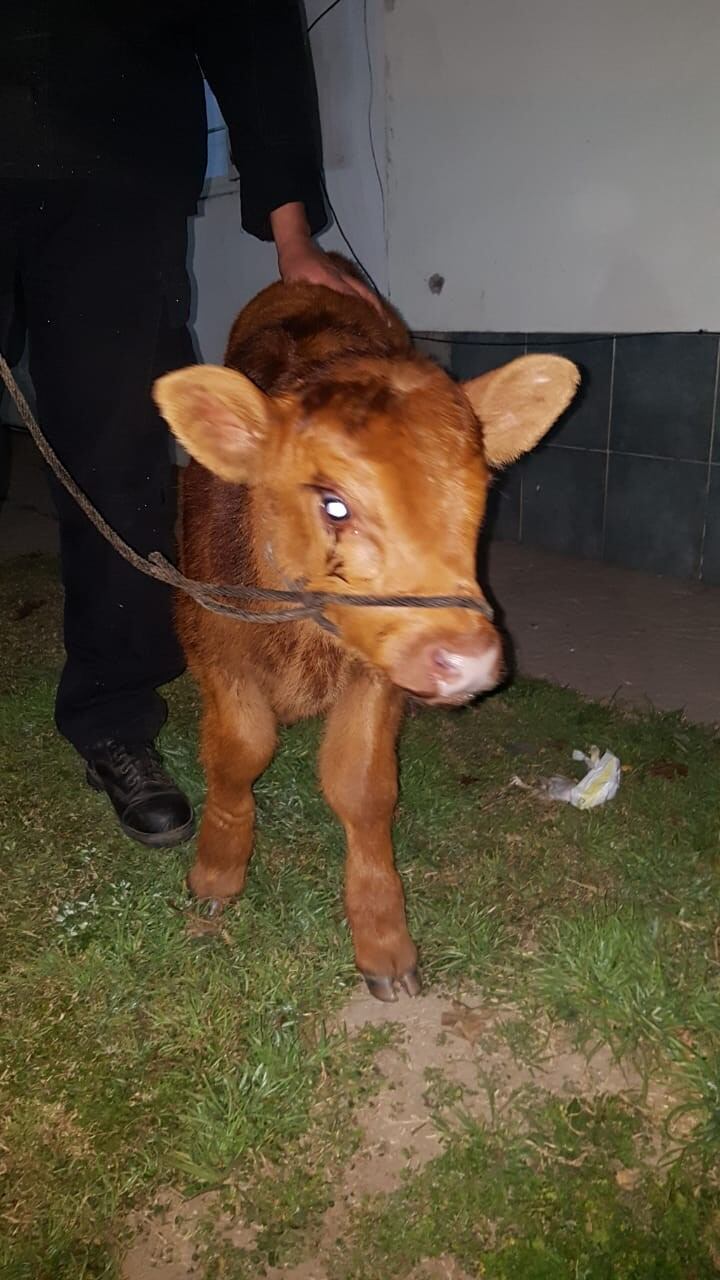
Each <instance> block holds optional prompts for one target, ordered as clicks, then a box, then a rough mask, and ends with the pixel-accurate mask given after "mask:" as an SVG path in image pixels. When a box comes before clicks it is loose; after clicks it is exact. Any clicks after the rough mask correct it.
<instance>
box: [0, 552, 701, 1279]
mask: <svg viewBox="0 0 720 1280" xmlns="http://www.w3.org/2000/svg"><path fill="white" fill-rule="evenodd" d="M59 614H60V598H59V593H58V589H57V587H56V585H55V580H54V567H53V565H52V564H51V563H49V562H45V561H43V560H40V559H32V560H24V561H18V562H15V563H13V564H11V565H7V566H3V567H2V578H1V579H0V654H1V655H2V659H1V660H0V777H2V808H1V810H0V890H1V892H0V954H2V957H3V963H2V973H1V974H0V1000H1V1001H2V1007H1V1010H0V1275H2V1277H3V1280H5V1277H7V1280H56V1278H57V1280H78V1278H80V1280H83V1278H87V1280H99V1278H100V1277H108V1278H111V1277H117V1276H118V1275H119V1270H118V1266H119V1263H118V1259H119V1258H120V1257H121V1254H122V1250H123V1247H124V1242H125V1241H126V1239H127V1237H128V1234H129V1232H128V1226H127V1224H128V1214H129V1212H130V1211H131V1210H132V1209H140V1210H143V1209H144V1208H145V1207H146V1206H148V1205H151V1204H152V1201H153V1197H154V1195H155V1194H156V1192H157V1190H158V1188H160V1187H163V1186H172V1187H174V1188H176V1189H178V1190H179V1191H181V1192H182V1193H183V1194H186V1195H192V1194H196V1193H199V1192H203V1191H206V1190H208V1189H213V1188H219V1193H218V1194H219V1200H218V1204H217V1212H219V1211H220V1208H219V1206H221V1205H222V1206H224V1207H225V1208H226V1209H227V1210H228V1211H229V1212H230V1213H231V1214H238V1213H241V1214H242V1216H243V1217H244V1218H245V1220H246V1221H252V1222H253V1223H255V1224H256V1226H257V1235H256V1239H255V1242H254V1244H253V1245H252V1246H251V1247H250V1246H248V1248H246V1249H244V1250H243V1249H239V1248H237V1247H235V1246H232V1245H231V1244H228V1242H227V1241H223V1240H220V1239H219V1238H218V1236H217V1233H216V1232H213V1229H212V1225H211V1224H208V1225H207V1229H206V1231H205V1234H204V1235H203V1233H202V1232H201V1233H200V1236H199V1237H198V1238H199V1241H200V1243H199V1244H198V1248H199V1249H200V1252H201V1253H202V1255H203V1258H204V1263H203V1265H204V1267H205V1273H206V1275H207V1277H208V1278H209V1280H213V1278H214V1277H218V1280H220V1277H223V1278H224V1280H250V1277H256V1276H258V1275H260V1274H262V1271H263V1268H264V1267H266V1266H269V1265H272V1264H274V1263H281V1262H285V1261H287V1260H292V1259H293V1258H300V1257H303V1256H311V1254H312V1249H313V1247H314V1245H315V1242H316V1241H317V1239H318V1237H319V1232H320V1229H321V1220H322V1214H323V1212H324V1210H325V1209H326V1207H327V1206H328V1204H329V1203H330V1202H331V1200H332V1198H333V1192H334V1187H335V1185H336V1183H337V1179H338V1177H339V1173H340V1170H341V1169H342V1166H343V1164H344V1162H346V1161H347V1159H348V1158H349V1156H350V1154H351V1153H352V1151H353V1149H354V1147H355V1145H356V1144H357V1142H358V1133H357V1128H356V1125H355V1122H354V1115H355V1112H356V1109H357V1106H358V1105H359V1103H360V1102H361V1101H362V1100H363V1099H364V1098H366V1097H367V1096H368V1094H369V1093H371V1092H372V1091H373V1090H374V1089H377V1088H378V1087H379V1081H378V1077H377V1074H376V1072H375V1070H374V1067H373V1061H374V1056H375V1053H376V1050H377V1048H378V1046H379V1045H380V1044H381V1043H382V1042H383V1041H384V1039H385V1038H386V1034H385V1035H383V1034H381V1033H380V1032H378V1031H366V1032H365V1033H364V1034H363V1035H362V1036H360V1037H359V1038H357V1039H353V1040H349V1039H348V1038H347V1037H346V1036H345V1035H343V1034H341V1033H340V1032H338V1031H337V1030H335V1029H333V1028H334V1024H333V1021H332V1015H333V1013H334V1012H335V1011H337V1009H338V1008H339V1007H340V1006H341V1004H342V1003H343V1001H344V1000H346V999H347V997H348V994H349V992H350V991H351V989H352V988H353V987H354V984H355V974H354V970H353V964H352V954H351V948H350V944H349V939H348V935H347V930H346V927H345V924H344V922H343V918H342V907H341V893H342V859H343V845H342V838H341V833H340V832H339V830H338V829H337V827H336V825H335V824H334V822H333V820H332V819H331V817H330V815H329V814H328V812H327V810H326V808H325V805H324V803H323V801H322V799H321V797H320V796H319V794H318V791H317V787H316V785H315V753H316V748H317V744H318V741H319V733H320V727H319V726H318V725H316V724H307V725H301V726H298V727H296V728H294V729H293V730H291V731H289V732H287V733H285V734H283V740H282V747H281V751H280V752H279V754H278V756H277V758H276V760H275V762H274V763H273V765H272V767H271V768H270V770H269V771H268V773H267V774H266V775H265V777H264V778H263V779H262V780H261V782H260V783H259V785H258V788H257V794H258V803H259V813H260V835H259V840H258V847H257V852H256V855H255V858H254V860H253V863H252V868H251V874H250V877H249V882H248V888H247V892H246V894H245V896H244V898H243V899H242V901H241V902H240V903H239V904H238V905H237V906H236V907H235V908H233V910H232V911H230V912H228V913H227V914H226V916H225V917H224V918H223V921H222V927H221V928H219V929H212V928H210V929H209V930H207V929H206V930H205V931H203V926H202V924H200V925H198V924H197V921H198V919H201V918H202V917H200V916H199V915H198V912H197V910H196V908H194V907H193V906H192V905H191V904H189V903H188V901H187V899H186V896H185V892H184V888H183V883H184V875H185V872H186V870H187V867H188V865H189V862H190V859H191V857H192V849H191V848H190V849H185V850H182V851H181V852H180V853H178V852H172V853H169V854H157V853H152V854H151V853H149V852H148V851H146V850H143V849H142V848H140V847H139V846H135V845H133V844H131V843H130V842H128V841H126V840H125V839H123V837H122V836H121V835H120V834H119V832H118V831H117V829H116V827H115V825H114V823H113V821H112V819H111V815H110V813H109V811H108V809H107V807H106V804H105V802H104V801H103V799H102V798H101V797H98V796H96V795H95V794H94V793H92V792H91V791H90V790H89V789H87V788H86V787H85V786H84V783H83V780H82V769H81V767H80V765H79V762H78V761H77V760H76V758H75V757H74V756H73V753H72V752H71V751H70V749H69V748H68V747H67V746H66V745H65V744H64V743H62V742H61V741H60V740H59V739H58V738H57V736H56V734H55V732H54V729H53V726H52V700H53V687H54V681H55V678H56V675H57V670H58V664H59V661H60V641H59ZM170 697H171V705H172V715H171V719H170V723H169V726H168V729H167V730H166V732H165V735H164V739H163V749H164V752H165V754H166V757H167V758H168V760H169V761H170V762H171V765H172V768H173V770H174V772H175V774H176V776H177V777H178V778H179V780H180V781H181V782H182V784H183V785H184V786H186V787H187V789H188V790H189V792H190V793H191V795H192V796H193V798H194V799H195V801H196V802H198V803H201V801H202V792H203V786H202V777H201V773H200V770H199V768H198V763H197V759H196V718H197V707H196V701H195V697H194V694H193V691H192V688H191V687H190V685H189V683H188V682H185V681H181V682H178V684H177V685H176V686H175V687H174V689H173V690H172V691H171V694H170ZM591 743H597V744H598V745H599V746H600V747H604V746H608V747H610V748H611V749H613V750H614V751H616V752H617V753H618V754H619V755H620V757H621V759H622V761H623V763H624V764H625V765H627V766H629V769H628V772H626V774H625V775H624V780H623V785H622V787H621V790H620V793H619V795H618V797H617V799H616V800H615V801H614V802H613V803H612V804H611V805H608V806H607V807H606V808H603V809H600V810H597V811H595V812H592V813H585V814H583V813H579V812H577V811H576V810H573V809H571V808H568V807H565V806H561V805H550V804H545V803H543V802H542V801H541V800H539V799H538V798H537V797H536V796H535V795H533V794H531V793H528V792H525V791H520V790H517V789H515V788H513V787H511V786H510V785H509V784H510V781H511V779H512V776H513V775H514V774H519V775H520V776H521V777H522V778H523V780H524V781H526V782H529V783H533V782H535V781H537V780H538V779H539V778H541V777H543V776H545V775H549V774H553V773H557V772H568V771H571V770H572V769H573V768H574V767H575V766H573V764H572V762H571V761H570V752H571V750H572V748H573V747H575V746H579V747H583V748H587V747H588V746H589V745H590V744H591ZM401 760H402V769H401V781H402V791H401V802H400V809H399V815H398V824H397V835H396V846H397V857H398V865H399V868H400V871H401V873H402V875H403V879H404V883H405V887H406V893H407V899H408V912H409V918H410V925H411V929H412V931H413V934H414V936H415V938H416V940H417V941H418V943H419V945H420V948H421V955H422V964H423V973H424V977H425V980H426V983H428V984H430V985H435V986H436V987H439V988H441V989H445V990H447V991H448V992H452V991H453V990H454V989H455V987H456V985H457V984H458V983H462V984H463V987H464V989H465V990H467V989H468V986H469V985H470V984H472V985H474V986H475V988H476V989H477V990H478V991H481V992H482V993H483V995H484V997H493V998H497V999H499V1000H503V1001H505V1002H507V1003H509V1004H511V1005H512V1006H513V1008H514V1009H515V1018H514V1021H513V1022H512V1023H511V1024H509V1025H508V1029H507V1038H508V1040H509V1041H512V1048H513V1052H514V1053H515V1054H516V1055H517V1056H520V1057H522V1056H531V1055H532V1053H533V1052H535V1051H536V1049H537V1042H538V1037H539V1038H540V1040H541V1039H542V1028H543V1027H545V1026H547V1025H556V1026H562V1028H563V1029H564V1031H563V1034H565V1035H566V1036H567V1037H568V1038H569V1039H570V1040H571V1041H574V1042H576V1043H577V1044H579V1045H584V1046H586V1048H587V1050H588V1052H591V1051H592V1050H593V1048H595V1047H597V1045H598V1044H603V1043H604V1044H610V1045H611V1046H612V1047H613V1049H614V1050H615V1051H616V1052H617V1053H618V1054H619V1055H625V1056H626V1057H628V1058H630V1059H632V1061H634V1062H635V1063H636V1064H637V1065H638V1066H639V1068H640V1070H641V1071H642V1073H644V1074H645V1075H646V1076H648V1078H649V1077H650V1076H651V1075H653V1076H655V1077H657V1078H661V1079H664V1080H669V1081H671V1086H672V1087H671V1092H672V1094H673V1096H674V1097H676V1098H677V1100H678V1105H677V1109H676V1112H675V1114H674V1115H673V1116H671V1117H670V1119H669V1121H668V1126H667V1132H666V1133H664V1134H659V1135H658V1134H657V1133H656V1134H654V1135H653V1134H652V1133H651V1129H652V1127H653V1123H652V1122H651V1121H650V1120H649V1119H648V1115H647V1114H646V1112H644V1111H643V1109H642V1107H639V1106H638V1107H634V1106H632V1105H630V1104H629V1103H628V1102H627V1101H626V1100H622V1099H618V1098H608V1099H602V1098H596V1099H594V1100H588V1099H583V1098H578V1099H570V1100H567V1099H558V1098H552V1097H550V1096H549V1095H545V1096H540V1097H536V1098H535V1099H534V1100H532V1101H530V1100H525V1101H523V1099H519V1100H518V1103H517V1106H515V1107H514V1108H513V1109H512V1111H511V1112H510V1113H508V1114H507V1115H505V1116H504V1117H503V1118H501V1119H500V1120H498V1121H497V1122H496V1123H495V1124H483V1123H481V1122H480V1121H479V1120H478V1119H477V1118H473V1117H472V1115H470V1113H467V1114H465V1113H463V1112H462V1107H460V1113H459V1114H460V1119H457V1118H456V1122H455V1123H453V1124H452V1125H450V1126H449V1127H448V1128H447V1132H446V1138H445V1150H444V1153H443V1154H442V1155H441V1156H440V1157H439V1158H438V1159H436V1160H434V1161H432V1162H431V1164H429V1165H428V1166H427V1167H426V1168H424V1169H423V1170H421V1171H420V1172H419V1173H417V1174H416V1175H415V1176H414V1177H412V1178H408V1179H407V1180H406V1182H405V1183H404V1184H403V1186H402V1187H401V1188H400V1189H399V1190H398V1191H396V1192H394V1193H393V1194H392V1195H391V1196H385V1197H381V1198H380V1199H379V1200H377V1201H375V1202H371V1203H368V1204H367V1205H365V1206H361V1207H360V1208H359V1209H358V1210H357V1211H356V1212H355V1213H354V1214H353V1215H351V1217H350V1218H349V1220H348V1223H347V1230H346V1232H345V1234H344V1239H343V1241H342V1242H341V1244H340V1245H339V1246H338V1247H337V1249H336V1250H335V1251H334V1253H333V1255H332V1258H331V1259H330V1262H329V1263H328V1266H329V1267H331V1270H332V1276H333V1280H342V1278H345V1277H347V1278H350V1277H358V1280H362V1278H363V1277H378V1280H380V1278H381V1277H383V1278H384V1277H386V1276H387V1277H392V1276H399V1277H405V1276H408V1275H409V1274H410V1272H411V1271H412V1269H413V1267H415V1266H416V1265H417V1264H418V1263H419V1262H420V1261H421V1260H422V1259H427V1258H433V1257H439V1256H440V1255H442V1254H452V1255H453V1256H455V1257H456V1258H457V1260H458V1262H459V1263H460V1264H461V1265H462V1266H463V1267H464V1268H465V1269H466V1271H467V1272H468V1274H471V1275H483V1276H488V1277H498V1278H500V1277H501V1278H502V1280H514V1278H515V1277H518V1278H520V1277H523V1280H525V1278H527V1280H540V1278H541V1277H542V1278H543V1280H544V1278H546V1277H547V1280H560V1278H563V1280H564V1277H566V1276H567V1277H573V1278H577V1277H587V1278H588V1280H604V1278H605V1277H606V1276H607V1277H611V1276H612V1277H623V1278H624V1277H628V1278H630V1277H632V1278H633V1280H635V1278H638V1280H639V1278H641V1277H642V1278H643V1280H644V1278H645V1277H647V1278H648V1280H649V1278H650V1277H653V1278H654V1277H658V1280H660V1278H661V1277H669V1278H674V1277H676V1276H677V1277H683V1278H685V1277H698V1278H699V1277H704V1276H706V1275H707V1276H709V1275H712V1274H716V1273H717V1270H718V1268H720V1242H719V1241H718V1228H719V1224H720V1200H719V1198H718V1192H717V1150H718V1141H719V1140H720V992H719V989H718V983H719V979H720V941H719V938H720V874H719V871H718V855H719V854H720V742H719V741H718V739H717V737H716V736H714V735H713V734H712V733H711V732H709V731H706V730H703V729H700V728H696V727H692V726H689V725H687V724H686V723H685V722H684V721H683V720H682V718H681V717H680V716H679V715H678V716H673V715H670V716H660V715H650V716H646V715H636V714H630V713H623V712H621V711H620V710H617V709H614V708H612V707H608V706H601V705H598V704H595V703H588V702H586V701H584V700H582V699H581V698H579V697H577V696H575V695H574V694H572V693H570V692H568V691H565V690H561V689H557V688H553V687H551V686H549V685H544V684H537V683H526V682H520V683H518V684H517V685H515V686H514V687H513V688H512V689H510V690H509V691H507V692H504V693H502V694H501V695H499V696H498V697H495V698H492V699H490V700H488V701H487V702H485V703H484V704H483V705H482V706H480V707H479V708H477V709H473V710H469V711H465V712H462V713H451V714H443V713H423V714H421V715H418V716H416V717H412V718H411V719H410V720H409V722H408V724H407V726H406V730H405V733H404V737H403V744H402V753H401ZM668 761H669V762H671V763H672V764H673V765H680V766H681V768H680V770H679V771H678V770H677V769H670V770H667V769H665V768H664V766H663V768H661V769H660V770H658V769H657V764H658V762H668ZM685 771H686V772H685ZM668 773H669V774H670V775H672V776H664V775H666V774H668ZM430 1084H431V1082H429V1085H430ZM441 1095H442V1089H440V1090H439V1093H438V1096H441ZM523 1108H525V1110H523ZM655 1127H656V1128H657V1125H656V1126H655ZM664 1141H666V1145H667V1150H668V1152H669V1153H670V1154H671V1157H672V1163H670V1164H668V1163H667V1160H665V1162H663V1161H662V1160H660V1161H658V1158H657V1144H658V1142H661V1143H662V1142H664ZM653 1153H654V1154H653ZM628 1167H632V1168H637V1169H638V1170H639V1172H638V1176H637V1179H636V1180H635V1181H634V1182H633V1185H632V1187H627V1186H624V1185H621V1183H619V1182H618V1181H617V1174H618V1170H619V1169H622V1168H628ZM211 1216H212V1215H211Z"/></svg>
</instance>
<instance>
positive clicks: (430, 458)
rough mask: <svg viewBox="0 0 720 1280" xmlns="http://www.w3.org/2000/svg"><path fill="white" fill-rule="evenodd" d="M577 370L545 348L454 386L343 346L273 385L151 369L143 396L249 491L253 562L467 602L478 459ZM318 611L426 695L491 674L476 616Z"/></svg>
mask: <svg viewBox="0 0 720 1280" xmlns="http://www.w3.org/2000/svg"><path fill="white" fill-rule="evenodd" d="M577 382H578V373H577V370H576V368H575V366H574V365H572V364H571V363H570V362H569V361H567V360H564V359H561V358H560V357H557V356H548V355H531V356H525V357H522V358H521V359H518V360H514V361H512V363H510V364H507V365H505V366H504V367H502V368H500V369H497V370H494V371H492V372H491V373H488V374H484V375H483V376H482V377H479V378H475V379H473V380H472V381H471V382H466V383H464V384H462V385H456V384H455V383H454V382H452V380H451V379H450V378H449V377H448V376H447V375H446V374H445V373H444V372H443V371H442V370H440V369H438V368H436V367H435V366H434V365H432V364H430V363H429V362H426V361H424V360H420V359H413V360H397V359H393V360H387V359H385V360H383V359H359V358H354V359H353V360H348V361H347V362H344V363H343V362H340V363H336V364H334V365H333V367H332V371H331V372H328V371H325V372H324V373H322V374H316V375H315V376H314V377H312V378H311V379H310V380H309V381H308V382H307V383H306V384H305V385H304V386H303V388H302V389H300V390H298V391H295V392H293V393H289V394H282V395H277V396H268V395H266V394H265V393H264V392H263V391H261V390H260V389H259V388H258V387H257V386H256V385H255V384H254V383H253V382H251V381H250V380H249V379H248V378H246V377H245V376H244V375H243V374H241V373H238V372H236V371H234V370H232V369H228V368H217V367H213V366H200V367H197V368H189V369H182V370H179V371H178V372H176V373H171V374H168V375H166V376H165V377H164V378H161V379H160V380H159V382H158V383H156V386H155V397H156V400H157V403H158V405H159V407H160V410H161V412H162V414H163V416H164V417H165V418H166V419H167V421H168V423H169V424H170V426H171V428H172V430H173V432H174V434H175V435H176V436H177V438H178V440H179V441H180V442H181V443H182V444H183V445H184V446H185V448H186V449H187V450H188V452H189V453H190V454H191V455H192V456H193V457H195V458H196V459H197V460H198V461H199V462H200V463H201V464H202V465H203V466H204V467H206V468H207V469H208V470H210V471H212V472H214V473H215V474H216V475H218V476H219V477H221V479H222V480H224V481H228V482H230V483H231V484H241V485H246V486H248V487H249V488H250V490H251V492H252V513H253V514H252V532H251V536H252V539H253V544H254V551H255V555H256V558H257V560H258V564H259V565H260V568H261V571H262V565H263V562H264V560H265V558H267V563H268V564H272V565H273V566H274V572H279V573H280V575H281V576H282V577H283V578H284V579H286V580H287V581H289V582H295V581H302V582H303V583H304V584H305V585H307V587H308V588H310V589H313V590H321V591H332V592H336V593H338V594H339V595H342V594H343V593H361V594H375V595H399V594H403V595H467V596H470V597H472V598H474V599H476V600H479V599H481V595H480V591H479V588H478V585H477V582H476V578H475V556H476V543H477V536H478V531H479V528H480V525H481V523H482V519H483V515H484V510H485V501H486V495H487V489H488V482H489V474H490V471H491V470H492V469H494V468H499V467H503V466H506V465H507V464H508V463H510V462H513V461H514V460H515V459H516V458H518V457H519V456H520V455H521V454H522V453H525V452H526V451H527V450H529V449H531V448H532V447H533V445H535V444H536V443H537V441H538V440H539V439H540V438H541V437H542V436H543V435H544V434H545V432H546V431H547V430H548V428H549V427H550V426H551V425H552V423H553V422H554V421H555V420H556V418H557V417H558V416H559V415H560V414H561V413H562V411H563V410H564V409H565V408H566V406H567V405H568V404H569V402H570V400H571V399H572V396H573V394H574V391H575V388H576V386H577ZM227 537H228V538H232V537H233V530H232V529H230V528H229V529H228V530H227ZM326 613H327V616H328V617H329V618H330V619H331V620H332V621H333V622H334V623H335V625H336V626H337V628H338V632H339V634H340V637H341V639H342V641H343V643H344V644H345V645H346V646H347V648H348V649H349V650H350V651H352V652H354V653H356V654H358V655H360V656H361V657H362V658H364V659H365V660H366V661H368V662H370V663H371V664H373V665H374V666H375V667H378V668H379V669H380V670H382V671H383V672H385V673H386V674H387V675H388V676H389V677H390V678H391V679H392V680H393V681H394V682H395V683H396V684H398V685H400V686H401V687H403V688H405V689H408V690H409V691H411V692H412V693H414V694H415V695H417V696H419V697H423V698H426V699H427V700H428V701H432V702H442V703H449V704H453V703H462V702H464V701H467V700H468V699H469V698H471V697H473V696H474V695H475V694H477V693H481V692H485V691H487V690H489V689H491V688H493V687H494V686H495V685H496V684H497V682H498V680H499V679H500V677H501V674H502V670H501V646H500V641H499V637H498V635H497V632H496V631H495V628H494V627H493V626H492V624H491V623H490V622H489V621H488V620H487V619H485V618H484V617H482V616H481V615H480V614H477V613H474V612H471V611H469V610H465V609H457V608H456V609H451V608H448V609H413V608H402V609H385V608H382V609H380V608H369V609H358V608H348V607H344V608H343V607H342V606H340V605H339V606H335V605H333V606H331V607H330V608H328V609H327V610H326Z"/></svg>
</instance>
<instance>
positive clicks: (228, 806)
mask: <svg viewBox="0 0 720 1280" xmlns="http://www.w3.org/2000/svg"><path fill="white" fill-rule="evenodd" d="M201 687H202V694H203V720H202V730H201V739H202V761H203V764H204V766H205V776H206V778H207V799H206V802H205V812H204V814H203V819H202V823H201V825H200V836H199V840H198V854H197V859H196V861H195V864H194V866H193V867H192V868H191V871H190V874H189V876H188V885H189V887H190V889H191V890H192V892H193V893H194V894H195V896H196V897H198V898H213V899H220V900H222V899H227V898H232V897H235V896H236V895H237V894H239V893H241V892H242V890H243V888H244V887H245V875H246V872H247V865H248V862H249V861H250V855H251V853H252V849H253V839H254V834H255V800H254V798H253V793H252V787H253V783H254V782H255V780H256V779H257V778H258V777H259V776H260V774H261V773H262V772H263V770H264V769H266V768H267V766H268V765H269V763H270V761H271V759H272V756H273V753H274V750H275V741H276V724H275V717H274V715H273V712H272V710H271V708H270V705H269V703H268V701H267V699H266V698H265V697H264V695H263V694H262V692H261V691H260V689H259V688H258V687H257V685H256V684H255V683H254V681H253V680H252V679H251V678H246V679H244V680H243V681H242V682H237V683H234V682H231V681H228V680H225V679H223V678H222V677H221V676H219V675H217V674H213V675H212V676H204V677H203V678H202V679H201Z"/></svg>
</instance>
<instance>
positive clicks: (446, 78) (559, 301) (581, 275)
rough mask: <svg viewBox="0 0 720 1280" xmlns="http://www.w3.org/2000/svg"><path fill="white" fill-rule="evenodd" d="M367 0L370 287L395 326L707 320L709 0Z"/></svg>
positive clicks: (716, 196)
mask: <svg viewBox="0 0 720 1280" xmlns="http://www.w3.org/2000/svg"><path fill="white" fill-rule="evenodd" d="M346 3H350V4H352V3H353V0H346ZM339 7H342V6H339ZM385 7H386V10H387V12H386V41H387V57H388V66H387V108H386V109H387V129H388V184H389V190H388V204H389V216H388V255H389V280H390V290H391V295H392V297H393V300H394V301H395V303H396V304H397V305H398V306H399V307H400V309H401V310H402V311H403V312H404V314H405V316H406V319H407V320H408V321H409V322H410V324H411V325H412V326H413V327H415V328H426V329H437V330H443V329H479V330H483V329H492V330H499V331H504V330H561V331H562V330H565V331H567V330H571V331H572V330H575V331H596V330H600V331H603V330H604V331H620V330H632V329H638V330H644V329H649V330H655V329H697V328H709V329H718V328H720V93H719V91H718V85H719V84H720V4H718V0H386V3H385ZM435 273H437V274H439V275H441V276H443V277H444V279H445V283H444V286H443V289H442V291H441V292H440V293H438V294H433V293H431V292H430V290H429V288H428V278H429V277H430V276H431V275H433V274H435Z"/></svg>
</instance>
